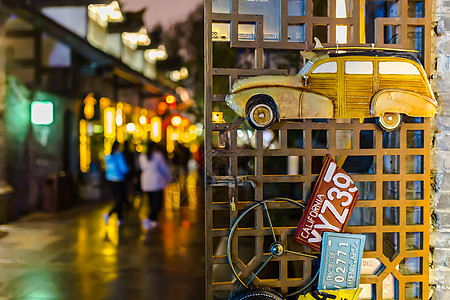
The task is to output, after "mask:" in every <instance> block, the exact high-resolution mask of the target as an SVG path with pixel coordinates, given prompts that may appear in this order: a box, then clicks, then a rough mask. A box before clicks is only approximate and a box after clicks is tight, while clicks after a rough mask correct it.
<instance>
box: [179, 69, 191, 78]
mask: <svg viewBox="0 0 450 300" xmlns="http://www.w3.org/2000/svg"><path fill="white" fill-rule="evenodd" d="M180 76H181V79H186V78H188V76H189V71H188V69H187V68H186V67H182V68H181V69H180Z"/></svg>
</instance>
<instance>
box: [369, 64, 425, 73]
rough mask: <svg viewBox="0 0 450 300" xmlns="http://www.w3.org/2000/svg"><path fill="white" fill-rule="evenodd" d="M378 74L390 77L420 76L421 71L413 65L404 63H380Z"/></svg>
mask: <svg viewBox="0 0 450 300" xmlns="http://www.w3.org/2000/svg"><path fill="white" fill-rule="evenodd" d="M378 72H379V73H380V74H389V75H420V72H419V70H418V69H417V68H416V67H415V66H414V65H413V64H411V63H409V62H404V61H380V62H379V63H378Z"/></svg>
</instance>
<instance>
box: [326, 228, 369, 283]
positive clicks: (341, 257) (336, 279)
mask: <svg viewBox="0 0 450 300" xmlns="http://www.w3.org/2000/svg"><path fill="white" fill-rule="evenodd" d="M365 241H366V237H365V236H364V235H360V234H348V233H337V232H324V233H323V240H322V255H321V258H320V270H319V285H318V288H317V289H319V290H336V289H352V288H357V287H358V286H359V277H360V274H361V262H362V255H363V251H364V242H365Z"/></svg>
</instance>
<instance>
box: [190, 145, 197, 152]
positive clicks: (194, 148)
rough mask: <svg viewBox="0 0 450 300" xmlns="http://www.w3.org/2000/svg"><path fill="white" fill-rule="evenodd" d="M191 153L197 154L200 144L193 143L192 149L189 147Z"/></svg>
mask: <svg viewBox="0 0 450 300" xmlns="http://www.w3.org/2000/svg"><path fill="white" fill-rule="evenodd" d="M189 151H191V153H195V152H197V151H198V144H197V143H193V144H192V145H191V146H190V147H189Z"/></svg>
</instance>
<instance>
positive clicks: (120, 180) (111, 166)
mask: <svg viewBox="0 0 450 300" xmlns="http://www.w3.org/2000/svg"><path fill="white" fill-rule="evenodd" d="M119 148H120V143H119V142H118V141H115V142H114V143H113V145H112V148H111V154H109V155H105V168H106V175H105V177H106V180H107V181H108V184H109V188H110V189H111V192H112V194H113V196H114V200H115V201H114V207H113V208H112V209H111V211H110V212H109V213H108V214H104V215H103V219H104V220H105V224H106V225H108V221H109V218H110V217H111V215H112V214H113V213H117V219H118V221H117V225H119V226H121V225H122V205H123V204H125V203H126V202H127V185H126V181H125V176H126V174H127V173H128V166H127V162H126V160H125V156H124V155H123V153H122V152H120V149H119Z"/></svg>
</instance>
